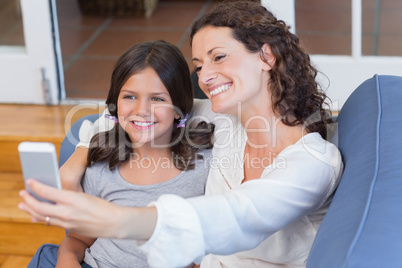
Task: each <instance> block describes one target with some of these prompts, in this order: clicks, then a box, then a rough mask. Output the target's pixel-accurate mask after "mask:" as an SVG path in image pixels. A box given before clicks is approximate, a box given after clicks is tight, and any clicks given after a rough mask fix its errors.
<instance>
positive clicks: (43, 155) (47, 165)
mask: <svg viewBox="0 0 402 268" xmlns="http://www.w3.org/2000/svg"><path fill="white" fill-rule="evenodd" d="M18 152H19V155H20V160H21V167H22V174H23V177H24V183H25V188H26V189H27V191H28V192H29V193H31V194H32V195H33V196H34V197H35V198H37V199H38V200H40V201H45V202H50V201H49V200H46V199H44V198H41V197H39V196H38V195H37V194H35V193H34V192H32V190H31V189H30V188H29V186H28V185H27V184H26V181H27V179H29V178H31V179H35V180H37V181H39V182H41V183H44V184H46V185H49V186H52V187H55V188H57V189H61V181H60V174H59V166H58V163H57V156H56V147H55V146H54V144H52V143H49V142H27V141H24V142H21V143H20V144H19V145H18ZM50 203H52V202H50Z"/></svg>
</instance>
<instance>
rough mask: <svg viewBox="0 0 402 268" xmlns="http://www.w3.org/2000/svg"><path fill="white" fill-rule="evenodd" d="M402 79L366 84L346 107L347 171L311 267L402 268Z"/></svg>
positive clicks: (341, 126) (341, 130) (342, 129)
mask: <svg viewBox="0 0 402 268" xmlns="http://www.w3.org/2000/svg"><path fill="white" fill-rule="evenodd" d="M401 118H402V77H397V76H381V75H380V76H379V75H375V76H374V77H373V78H371V79H368V80H366V81H365V82H364V83H362V84H361V85H360V86H359V87H358V88H357V89H356V90H355V91H354V92H353V93H352V94H351V96H350V97H349V98H348V100H347V101H346V103H345V105H344V106H343V107H342V109H341V111H340V113H339V116H338V119H337V123H338V147H339V149H340V151H341V153H342V157H343V161H344V164H345V170H344V174H343V177H342V180H341V182H340V184H339V187H338V189H337V191H336V193H335V196H334V199H333V201H332V203H331V206H330V208H329V210H328V212H327V214H326V216H325V218H324V220H323V222H322V224H321V226H320V228H319V230H318V233H317V237H316V239H315V241H314V244H313V247H312V249H311V252H310V255H309V259H308V262H307V267H312V268H317V267H325V268H331V267H334V268H340V267H364V268H367V267H402V254H401V253H402V138H401V133H402V120H401Z"/></svg>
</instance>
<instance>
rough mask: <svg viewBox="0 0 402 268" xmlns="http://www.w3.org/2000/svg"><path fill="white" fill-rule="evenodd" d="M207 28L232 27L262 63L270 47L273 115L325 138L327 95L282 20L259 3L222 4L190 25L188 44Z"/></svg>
mask: <svg viewBox="0 0 402 268" xmlns="http://www.w3.org/2000/svg"><path fill="white" fill-rule="evenodd" d="M206 26H214V27H229V28H231V29H232V34H233V38H234V39H236V40H238V41H239V42H241V43H242V44H243V45H244V46H245V47H246V49H247V50H248V51H249V52H251V53H261V58H262V59H263V60H264V61H265V59H264V57H263V55H262V50H261V48H262V46H263V44H269V45H270V47H271V50H272V53H273V55H274V56H275V59H276V61H275V64H274V66H272V69H271V70H270V76H271V79H270V82H269V90H270V91H271V95H272V103H273V105H272V107H273V110H274V112H275V113H276V114H277V115H279V116H281V120H282V122H283V123H284V124H286V125H289V126H295V125H299V124H303V125H304V126H305V128H306V130H307V131H308V132H319V133H320V134H321V136H322V137H323V138H327V135H328V134H329V133H327V126H328V124H329V123H332V116H331V112H330V110H328V108H324V106H328V104H327V103H326V99H327V96H326V95H325V93H324V92H322V91H321V90H320V86H319V84H318V83H317V82H316V76H317V72H318V71H317V69H316V68H315V67H314V66H313V65H312V63H311V62H310V57H309V55H308V54H307V53H306V52H305V51H304V50H303V49H302V47H301V45H300V42H299V38H298V37H297V36H296V35H295V34H293V33H291V32H290V31H289V26H287V25H286V24H285V22H284V21H282V20H278V19H277V18H276V17H275V16H274V15H273V14H272V13H271V12H270V11H268V10H267V9H266V8H265V7H263V6H262V5H261V4H260V3H259V1H225V2H221V3H218V4H217V5H216V7H215V8H214V9H213V10H211V11H210V12H209V13H208V14H206V15H204V16H202V17H201V18H200V19H198V20H196V21H195V22H194V23H193V25H192V29H191V34H190V44H191V45H192V41H193V38H194V35H195V34H196V33H197V32H198V31H199V30H201V29H202V28H204V27H206Z"/></svg>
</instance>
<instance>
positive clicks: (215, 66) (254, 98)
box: [192, 26, 270, 115]
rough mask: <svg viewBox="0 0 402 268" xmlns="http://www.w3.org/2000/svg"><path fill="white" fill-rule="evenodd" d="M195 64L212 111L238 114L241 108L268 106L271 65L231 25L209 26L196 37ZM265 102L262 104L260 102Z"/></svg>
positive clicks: (200, 84)
mask: <svg viewBox="0 0 402 268" xmlns="http://www.w3.org/2000/svg"><path fill="white" fill-rule="evenodd" d="M192 53H193V64H194V66H195V70H196V71H197V74H198V76H199V80H198V82H199V86H200V88H201V89H202V90H203V91H204V93H205V94H206V95H207V96H208V98H209V99H211V102H212V110H213V111H214V112H218V113H228V114H235V115H238V107H239V105H240V103H241V108H242V110H243V111H244V109H247V108H252V107H253V106H258V105H269V104H265V103H264V102H269V101H270V97H269V95H268V90H267V85H268V78H269V74H268V70H269V69H270V67H269V65H268V64H267V63H265V62H264V61H262V60H261V57H260V53H250V52H249V51H248V50H247V49H246V48H245V46H244V45H243V44H242V43H241V42H239V41H237V40H236V39H234V38H233V37H232V29H230V28H228V27H213V26H206V27H204V28H202V29H201V30H199V31H198V32H197V33H196V34H195V35H194V38H193V45H192ZM262 101H263V103H261V102H262Z"/></svg>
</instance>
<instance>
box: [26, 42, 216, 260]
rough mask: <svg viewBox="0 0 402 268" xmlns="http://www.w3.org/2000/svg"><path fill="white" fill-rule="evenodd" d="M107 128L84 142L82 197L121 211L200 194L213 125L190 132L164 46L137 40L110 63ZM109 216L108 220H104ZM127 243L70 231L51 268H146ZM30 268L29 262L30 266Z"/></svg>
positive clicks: (186, 87)
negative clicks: (167, 198)
mask: <svg viewBox="0 0 402 268" xmlns="http://www.w3.org/2000/svg"><path fill="white" fill-rule="evenodd" d="M106 104H107V106H108V111H106V112H110V114H107V116H106V117H107V118H108V120H114V122H115V125H114V127H113V128H112V129H111V130H110V131H106V132H101V133H99V134H97V135H95V136H94V137H93V138H92V140H91V144H90V150H89V154H88V159H87V166H88V168H87V170H86V173H85V177H84V180H83V182H82V187H83V190H84V192H86V193H89V194H91V195H94V196H97V197H101V198H103V199H105V200H108V201H110V202H112V203H114V204H118V205H121V206H131V207H133V206H136V207H140V206H146V205H147V204H148V203H149V202H151V201H155V200H156V199H157V198H158V197H159V196H160V195H161V194H165V193H170V194H176V195H180V196H182V197H192V196H198V195H202V194H204V188H205V182H206V178H207V175H208V171H209V164H208V163H207V161H208V158H209V155H210V153H209V151H210V150H204V149H210V148H211V147H212V144H211V137H212V134H213V129H214V126H213V125H212V124H207V123H205V122H201V123H198V125H197V126H196V127H195V128H194V129H191V128H190V127H189V126H187V125H188V122H187V119H188V113H189V112H190V110H191V109H192V105H193V90H192V84H191V79H190V73H189V69H188V66H187V63H186V61H185V59H184V58H183V56H182V54H181V52H180V51H179V50H178V49H177V48H176V47H175V46H174V45H171V44H169V43H167V42H164V41H155V42H147V43H141V44H138V45H135V46H133V47H132V48H130V49H129V50H128V51H127V52H125V53H124V54H123V55H122V56H121V57H120V59H119V60H118V61H117V64H116V66H115V69H114V71H113V74H112V79H111V86H110V90H109V94H108V97H107V100H106ZM110 216H111V217H113V215H110ZM134 243H135V242H134V241H132V240H122V239H121V240H119V239H104V238H98V239H93V238H88V237H84V236H80V235H77V234H75V233H73V232H70V233H69V234H68V235H67V237H66V238H65V239H64V241H63V242H62V244H61V245H60V248H59V251H58V258H57V267H79V266H80V263H81V262H82V261H83V260H84V262H85V263H86V264H88V265H90V266H92V267H147V266H148V265H147V260H146V256H145V255H144V254H143V253H142V252H141V251H139V250H134V251H133V250H132V248H133V244H134ZM33 266H36V265H33Z"/></svg>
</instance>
